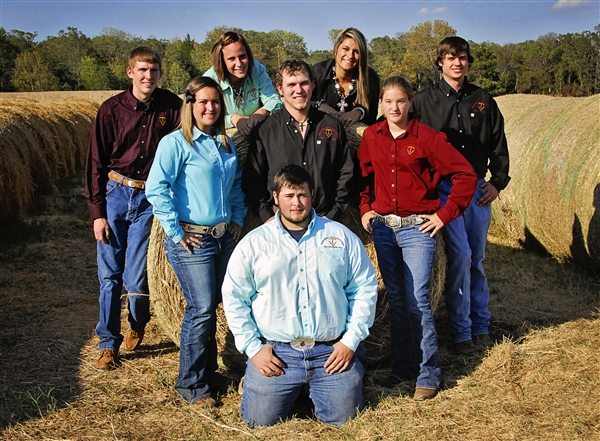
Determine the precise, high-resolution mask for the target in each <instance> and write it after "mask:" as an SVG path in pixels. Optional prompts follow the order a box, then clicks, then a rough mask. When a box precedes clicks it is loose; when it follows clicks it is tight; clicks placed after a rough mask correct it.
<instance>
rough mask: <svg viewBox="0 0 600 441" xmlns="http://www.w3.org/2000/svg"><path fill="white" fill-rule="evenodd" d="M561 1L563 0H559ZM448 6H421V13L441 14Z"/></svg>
mask: <svg viewBox="0 0 600 441" xmlns="http://www.w3.org/2000/svg"><path fill="white" fill-rule="evenodd" d="M559 1H563V0H559ZM447 9H448V8H443V7H439V8H435V9H429V8H421V9H420V10H419V14H421V15H425V14H439V13H442V12H446V10H447Z"/></svg>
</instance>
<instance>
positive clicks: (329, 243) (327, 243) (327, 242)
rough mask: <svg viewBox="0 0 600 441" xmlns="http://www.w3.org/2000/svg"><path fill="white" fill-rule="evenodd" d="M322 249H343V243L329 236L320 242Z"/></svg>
mask: <svg viewBox="0 0 600 441" xmlns="http://www.w3.org/2000/svg"><path fill="white" fill-rule="evenodd" d="M321 246H322V247H323V248H344V241H343V240H342V239H340V238H339V237H335V236H329V237H326V238H325V239H323V240H322V241H321Z"/></svg>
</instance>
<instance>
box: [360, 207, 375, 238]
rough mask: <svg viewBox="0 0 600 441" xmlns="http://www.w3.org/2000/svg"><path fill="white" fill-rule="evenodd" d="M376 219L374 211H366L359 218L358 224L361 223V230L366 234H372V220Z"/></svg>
mask: <svg viewBox="0 0 600 441" xmlns="http://www.w3.org/2000/svg"><path fill="white" fill-rule="evenodd" d="M376 217H377V213H375V211H373V210H371V211H367V212H366V213H365V214H363V216H362V217H361V218H360V222H361V223H362V226H363V228H364V229H365V230H366V231H367V232H368V233H372V232H373V226H372V225H371V222H373V219H375V218H376Z"/></svg>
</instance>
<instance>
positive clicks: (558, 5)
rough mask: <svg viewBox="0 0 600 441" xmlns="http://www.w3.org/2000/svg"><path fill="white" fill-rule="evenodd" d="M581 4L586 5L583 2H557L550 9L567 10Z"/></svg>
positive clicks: (578, 0) (572, 0) (565, 0)
mask: <svg viewBox="0 0 600 441" xmlns="http://www.w3.org/2000/svg"><path fill="white" fill-rule="evenodd" d="M582 3H586V2H585V0H558V1H557V2H556V3H555V4H554V6H552V9H560V8H569V7H573V6H578V5H581V4H582Z"/></svg>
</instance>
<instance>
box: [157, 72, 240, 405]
mask: <svg viewBox="0 0 600 441" xmlns="http://www.w3.org/2000/svg"><path fill="white" fill-rule="evenodd" d="M146 196H147V198H148V200H149V201H150V203H151V204H152V205H153V213H154V215H155V216H156V218H157V219H158V220H159V221H160V223H161V225H162V227H163V229H164V230H165V234H166V238H165V250H166V254H167V259H168V261H169V263H170V264H171V266H172V267H173V271H174V272H175V274H176V276H177V279H178V281H179V284H180V285H181V289H182V291H183V294H184V297H185V300H186V302H187V306H186V308H185V315H184V317H183V323H182V326H181V343H180V358H179V377H178V378H177V382H176V383H175V389H176V390H177V391H178V392H179V393H180V394H181V396H182V397H183V398H184V399H185V400H187V401H188V402H189V403H194V404H197V405H202V406H214V405H215V404H216V401H215V398H214V397H215V392H216V390H217V389H218V388H219V386H220V385H221V383H222V382H223V377H222V376H221V375H220V374H219V373H217V372H216V371H217V367H218V366H217V344H216V341H215V333H216V308H217V305H218V304H219V302H220V301H221V284H222V283H223V278H224V276H225V269H226V267H227V262H228V261H229V257H230V256H231V253H232V251H233V247H234V245H235V242H236V241H237V240H238V239H239V238H240V234H241V231H242V227H241V225H242V224H243V222H244V217H245V216H246V207H245V205H244V194H243V193H242V189H241V167H240V165H239V163H238V159H237V155H236V151H235V146H234V145H233V142H231V140H230V139H229V138H228V137H227V136H226V134H225V105H224V98H223V91H222V90H221V88H220V87H219V85H218V84H217V83H216V82H215V81H214V80H212V79H211V78H207V77H197V78H194V79H193V80H192V81H190V83H189V84H188V86H187V89H186V91H185V101H184V103H183V105H182V109H181V123H180V126H179V127H178V129H177V130H175V131H174V132H172V133H170V134H169V135H167V136H165V137H164V138H163V139H162V140H161V141H160V143H159V145H158V150H157V152H156V157H155V159H154V162H153V164H152V168H151V169H150V174H149V176H148V180H147V181H146Z"/></svg>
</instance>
